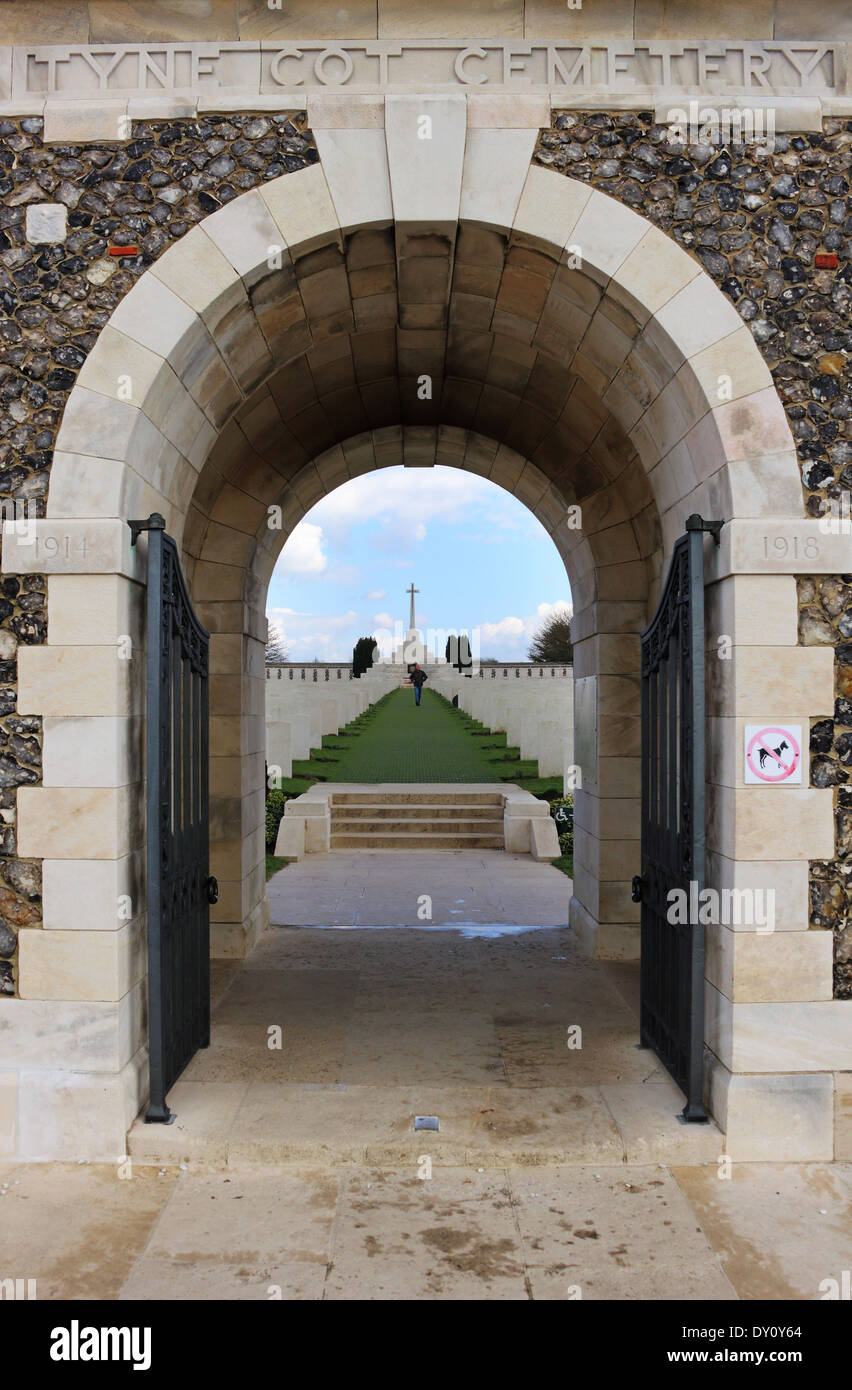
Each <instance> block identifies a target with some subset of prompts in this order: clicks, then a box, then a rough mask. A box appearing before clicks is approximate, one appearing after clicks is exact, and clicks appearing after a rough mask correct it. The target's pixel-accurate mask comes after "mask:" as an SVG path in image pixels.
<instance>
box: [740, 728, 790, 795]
mask: <svg viewBox="0 0 852 1390" xmlns="http://www.w3.org/2000/svg"><path fill="white" fill-rule="evenodd" d="M744 781H745V782H746V783H747V784H749V783H750V784H752V785H756V784H757V783H763V785H764V786H779V785H781V784H783V783H787V784H788V785H789V784H790V783H799V784H801V781H802V726H801V724H746V727H745V771H744Z"/></svg>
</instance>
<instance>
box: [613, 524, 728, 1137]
mask: <svg viewBox="0 0 852 1390" xmlns="http://www.w3.org/2000/svg"><path fill="white" fill-rule="evenodd" d="M721 526H722V523H721V522H716V521H703V520H702V518H701V517H700V516H690V517H689V518H688V519H687V522H686V535H684V536H681V538H680V540H679V541H678V542H677V544H676V545H675V548H674V551H673V554H672V561H671V567H670V569H669V573H668V577H667V579H666V584H665V588H664V590H663V594H662V597H661V599H660V602H659V606H658V608H657V611H656V613H655V614H654V618H653V621H652V622H651V623H650V625H649V626H648V627H647V628H646V629H645V631H644V632H643V633H642V639H641V647H642V872H641V874H637V876H636V877H635V878H634V880H633V900H634V902H641V904H642V931H641V953H642V955H641V965H640V977H641V1006H640V1037H641V1040H642V1043H643V1045H644V1046H646V1047H652V1048H653V1049H654V1051H655V1052H656V1053H657V1055H658V1056H659V1058H660V1060H661V1061H662V1062H663V1063H664V1065H665V1066H666V1068H667V1070H668V1071H669V1072H670V1073H671V1075H672V1076H673V1077H674V1079H675V1081H676V1082H677V1084H678V1085H679V1086H680V1088H681V1090H682V1091H683V1092H684V1093H685V1095H686V1105H685V1106H684V1109H683V1118H684V1119H685V1120H706V1119H707V1113H706V1111H705V1109H704V1101H703V1073H704V1065H703V1059H704V927H703V926H702V925H701V924H700V922H699V921H698V920H697V913H696V912H695V903H696V902H697V901H698V897H697V895H698V894H699V893H700V892H701V890H702V889H703V887H704V873H705V863H704V852H705V833H704V816H705V800H704V740H705V718H704V533H705V532H706V531H709V532H711V534H712V535H713V537H714V540H715V541H716V543H717V544H718V541H719V532H720V530H721ZM673 890H680V893H678V894H677V895H676V896H670V895H672V893H673ZM681 893H682V894H683V896H681ZM684 907H685V908H686V910H685V913H684ZM684 918H685V920H684Z"/></svg>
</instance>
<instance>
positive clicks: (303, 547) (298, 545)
mask: <svg viewBox="0 0 852 1390" xmlns="http://www.w3.org/2000/svg"><path fill="white" fill-rule="evenodd" d="M322 547H323V534H322V527H321V526H315V525H314V524H313V522H310V521H300V522H299V524H298V526H295V527H294V528H293V532H292V534H291V535H290V537H289V539H288V541H287V543H286V545H285V546H284V549H283V550H282V552H281V555H280V557H279V559H278V564H277V566H276V569H277V570H278V572H279V573H281V574H322V572H323V570H324V569H325V567H326V565H327V564H328V558H327V556H326V555H325V552H324V551H323V548H322Z"/></svg>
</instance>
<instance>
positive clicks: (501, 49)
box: [0, 37, 852, 140]
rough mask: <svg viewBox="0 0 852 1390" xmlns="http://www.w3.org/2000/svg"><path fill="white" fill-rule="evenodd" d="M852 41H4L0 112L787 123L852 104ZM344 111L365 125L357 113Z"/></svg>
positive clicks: (119, 118) (516, 122)
mask: <svg viewBox="0 0 852 1390" xmlns="http://www.w3.org/2000/svg"><path fill="white" fill-rule="evenodd" d="M850 46H852V45H850V44H849V43H847V42H833V41H831V40H814V39H812V40H790V41H787V42H785V41H772V40H763V39H735V40H724V39H718V40H707V39H680V40H672V39H650V40H644V41H642V40H638V41H633V40H630V39H623V40H615V41H613V40H610V39H604V38H600V39H595V38H585V37H583V38H580V37H578V38H576V39H574V40H572V39H570V38H568V39H557V40H555V41H548V39H546V38H533V39H530V40H529V41H526V42H525V41H508V42H507V41H506V40H505V39H433V38H428V39H422V38H421V39H401V40H398V41H385V40H381V39H379V40H370V39H366V40H352V39H345V38H344V39H341V40H339V41H338V40H332V39H300V40H299V41H298V42H295V43H289V44H286V43H285V44H282V43H281V42H279V41H275V40H263V41H257V42H251V41H245V40H236V41H233V42H228V43H209V42H208V43H198V42H192V41H187V42H185V43H173V42H172V43H135V44H129V43H124V44H122V43H111V44H94V45H88V44H62V45H39V44H34V45H32V46H24V45H18V46H6V47H0V114H2V115H17V116H21V115H29V116H35V115H41V114H46V115H48V116H51V117H54V118H57V119H58V118H60V117H61V116H62V114H63V112H64V111H66V110H67V108H68V107H76V108H78V118H79V116H80V114H82V113H81V112H80V111H79V108H80V107H81V106H82V107H86V106H87V105H88V107H89V108H90V109H91V112H92V115H93V117H95V116H99V118H100V119H99V121H98V122H97V123H96V125H95V127H94V128H95V129H96V130H97V131H101V130H102V128H103V120H104V117H105V116H106V117H108V118H109V120H111V121H112V122H114V123H115V125H116V126H117V127H119V126H121V124H122V123H124V124H127V123H128V122H129V121H131V120H134V119H145V118H150V119H158V118H161V119H162V118H165V119H171V118H174V119H178V118H180V117H193V116H195V115H196V114H197V113H203V112H213V111H262V110H273V111H277V110H285V109H286V110H293V109H304V108H305V107H306V106H307V108H308V110H309V111H310V109H311V104H312V101H313V100H315V99H316V98H320V99H324V98H328V99H332V100H336V101H337V103H338V106H339V107H340V108H341V109H344V108H343V104H342V102H341V99H342V98H343V99H345V101H346V102H348V101H350V100H352V99H354V100H355V101H356V102H357V100H358V99H359V98H363V97H364V96H370V95H372V96H378V97H382V96H384V95H396V94H411V93H421V92H422V93H427V92H428V93H431V94H437V93H445V92H452V93H456V94H468V95H469V96H470V97H471V99H472V100H475V101H479V100H481V99H485V100H486V101H487V100H489V98H490V99H492V100H493V99H495V98H496V99H499V98H500V97H502V98H503V99H504V101H506V102H507V103H509V104H510V105H509V107H508V108H507V112H506V114H505V116H504V117H502V118H501V119H499V120H498V122H497V123H498V124H503V125H509V126H515V127H518V126H527V125H539V126H542V125H547V124H549V118H546V117H545V116H543V115H542V114H541V113H540V112H538V113H536V114H535V116H534V118H533V119H531V118H530V117H531V113H529V112H526V111H524V110H523V107H524V105H525V103H526V102H527V101H531V102H533V103H536V102H537V103H539V104H541V105H542V106H543V107H545V108H547V107H549V108H550V109H551V110H552V109H565V108H570V107H576V106H580V107H583V108H585V109H590V108H592V109H616V110H617V109H621V110H642V109H648V108H649V107H650V108H652V109H657V108H658V107H659V105H660V103H665V104H666V105H668V104H670V103H671V104H675V105H676V104H678V103H682V102H684V101H688V100H689V99H695V100H696V101H697V102H698V103H699V104H700V105H701V106H708V105H709V106H721V107H732V106H733V107H745V108H759V107H762V106H767V105H769V106H771V108H772V109H773V110H774V112H775V118H776V125H777V128H778V129H790V128H791V124H790V123H791V122H793V123H795V122H796V120H797V119H798V120H799V122H800V121H801V117H802V115H803V114H804V115H806V116H807V118H808V121H809V122H811V121H813V120H816V119H819V118H821V116H823V115H845V114H850V113H852V84H851V83H850V75H849V74H850V63H849V56H850V55H849V49H850ZM518 102H520V108H518V109H516V110H515V112H514V114H512V106H513V105H514V104H516V103H518ZM338 119H339V121H340V123H342V124H344V125H347V126H350V125H352V123H353V122H352V119H351V114H350V115H341V116H339V118H338ZM312 123H313V122H312ZM356 123H357V122H356ZM491 123H492V122H491V121H489V122H488V124H491ZM59 124H60V125H61V120H59ZM369 124H372V121H370V122H369ZM804 128H805V129H813V128H815V127H814V126H812V125H811V124H810V123H809V124H808V125H807V126H805V127H804ZM128 134H129V133H128ZM81 138H85V137H81ZM100 138H104V137H103V136H102V135H101V136H100ZM114 138H115V139H116V140H120V139H124V138H128V135H122V134H120V133H118V134H116V135H115V136H114Z"/></svg>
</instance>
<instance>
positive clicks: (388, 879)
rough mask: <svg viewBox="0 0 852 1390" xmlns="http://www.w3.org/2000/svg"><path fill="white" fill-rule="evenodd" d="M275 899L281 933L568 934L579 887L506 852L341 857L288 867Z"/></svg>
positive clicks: (277, 880)
mask: <svg viewBox="0 0 852 1390" xmlns="http://www.w3.org/2000/svg"><path fill="white" fill-rule="evenodd" d="M267 891H268V894H269V907H270V913H271V920H272V922H273V923H274V924H275V925H276V926H292V927H321V926H336V927H396V926H401V927H402V926H404V927H421V928H428V927H429V926H430V925H431V926H435V927H437V926H452V927H455V928H457V929H458V930H467V929H469V928H473V929H476V928H477V927H479V928H482V927H483V926H487V925H488V924H493V925H494V926H495V928H499V927H501V926H502V927H504V928H505V927H514V926H516V925H517V924H518V923H525V924H527V925H532V926H539V927H562V926H567V925H568V905H569V903H570V901H571V892H572V887H571V880H570V878H567V877H566V876H565V874H563V873H561V872H560V870H559V869H554V867H553V865H552V864H544V863H536V861H535V860H534V859H532V858H531V857H530V855H528V854H506V853H505V852H504V851H503V850H499V849H486V850H446V851H440V852H433V851H430V850H420V851H418V852H417V854H416V855H411V856H409V855H406V854H404V853H401V852H400V851H398V850H334V851H333V853H331V854H309V855H308V856H307V857H306V858H305V859H300V860H299V861H298V863H295V864H290V865H288V867H287V868H286V869H283V870H282V871H281V872H280V873H278V874H276V875H275V876H274V878H271V879H270V880H269V883H268V885H267ZM424 895H426V896H428V897H429V898H430V899H431V902H430V903H429V904H428V910H429V911H430V912H431V919H429V920H426V919H424V917H423V912H424V910H425V909H426V906H427V905H424V904H423V902H422V901H421V900H422V898H423V896H424Z"/></svg>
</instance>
